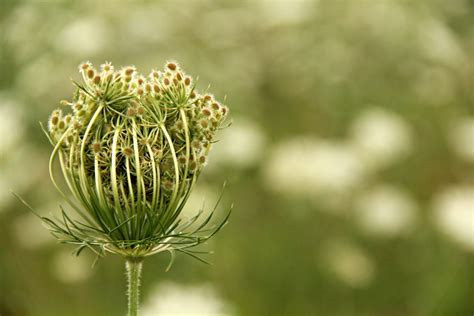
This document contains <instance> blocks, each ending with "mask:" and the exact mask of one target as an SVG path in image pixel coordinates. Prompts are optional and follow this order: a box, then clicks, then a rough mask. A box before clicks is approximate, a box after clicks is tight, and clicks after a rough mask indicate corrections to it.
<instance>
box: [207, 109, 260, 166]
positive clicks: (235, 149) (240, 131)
mask: <svg viewBox="0 0 474 316" xmlns="http://www.w3.org/2000/svg"><path fill="white" fill-rule="evenodd" d="M265 143H266V139H265V135H264V134H263V131H262V129H261V128H260V127H259V126H258V125H257V124H255V123H254V122H252V121H250V120H248V119H244V118H242V117H237V118H234V119H233V124H232V128H227V129H224V130H223V131H222V132H221V134H220V135H219V146H215V147H213V149H212V151H211V156H210V158H209V159H210V160H215V161H216V163H217V164H219V163H226V164H229V165H232V167H240V168H247V167H251V166H253V165H255V164H257V163H258V162H259V160H260V157H261V156H262V154H263V152H264V149H265ZM213 157H215V158H213ZM214 165H216V164H214ZM210 167H212V165H210Z"/></svg>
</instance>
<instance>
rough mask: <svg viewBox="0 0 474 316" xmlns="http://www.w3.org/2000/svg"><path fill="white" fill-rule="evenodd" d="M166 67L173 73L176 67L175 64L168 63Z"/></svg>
mask: <svg viewBox="0 0 474 316" xmlns="http://www.w3.org/2000/svg"><path fill="white" fill-rule="evenodd" d="M166 67H168V69H170V70H172V71H175V70H176V68H177V67H178V66H177V65H176V64H175V63H168V64H167V65H166Z"/></svg>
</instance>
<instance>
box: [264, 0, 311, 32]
mask: <svg viewBox="0 0 474 316" xmlns="http://www.w3.org/2000/svg"><path fill="white" fill-rule="evenodd" d="M318 2H319V0H313V1H308V0H292V1H285V0H280V1H273V0H260V1H259V3H260V8H261V12H262V22H264V23H265V24H266V25H268V26H271V25H278V24H287V23H295V22H301V21H302V20H304V19H305V18H307V17H309V16H311V15H310V13H312V10H311V9H312V7H314V6H315V5H317V4H318Z"/></svg>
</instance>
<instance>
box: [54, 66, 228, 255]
mask: <svg viewBox="0 0 474 316" xmlns="http://www.w3.org/2000/svg"><path fill="white" fill-rule="evenodd" d="M79 72H80V74H81V75H82V78H83V82H82V83H75V84H76V86H77V91H76V92H75V93H74V96H73V98H72V101H70V102H69V101H61V104H62V105H63V106H66V107H70V110H69V111H66V112H68V113H67V114H63V110H61V109H57V110H54V111H53V112H52V114H51V116H50V118H49V122H48V132H49V137H50V140H51V142H52V144H53V146H54V147H55V148H54V151H53V154H52V158H51V162H52V163H53V162H54V161H55V160H56V159H57V158H59V159H58V160H59V162H60V165H61V169H62V172H63V176H64V178H65V180H66V183H67V187H68V189H69V190H70V191H71V193H72V195H73V196H74V197H75V199H76V200H77V201H70V200H68V202H70V203H71V205H72V206H73V207H74V208H75V209H76V211H77V212H78V213H79V214H80V215H81V216H82V217H83V219H84V220H85V222H84V223H76V222H75V221H74V223H75V225H69V226H72V227H73V229H72V232H69V231H68V230H67V229H64V230H62V229H61V227H64V228H65V227H67V224H71V222H70V221H71V220H70V219H69V218H68V217H67V216H66V217H65V219H64V222H63V225H64V226H60V225H57V226H54V225H56V224H50V225H51V227H52V230H53V232H54V233H55V234H57V235H61V236H62V239H63V240H65V241H66V242H71V243H76V244H80V245H83V246H87V247H89V246H92V247H97V248H98V249H99V251H104V250H107V251H110V252H113V253H118V254H122V255H124V256H146V255H150V254H153V253H157V252H160V251H164V250H173V249H176V248H177V247H176V246H175V242H180V244H181V245H182V246H183V247H190V246H193V245H196V244H199V243H201V242H202V241H204V240H205V239H206V235H203V234H201V231H197V232H193V234H189V233H188V232H187V231H186V227H184V226H182V225H181V224H182V223H180V222H178V218H179V213H180V211H181V209H182V207H183V205H184V203H185V202H186V200H187V198H188V195H189V192H190V191H191V188H192V187H193V184H194V183H195V181H196V179H197V177H198V175H199V173H200V172H201V170H202V168H203V167H204V166H205V165H206V164H207V156H208V154H209V150H210V149H211V144H212V143H213V142H214V141H215V136H216V132H217V131H218V130H219V129H220V128H221V127H222V124H223V122H224V120H225V118H226V116H227V113H228V110H227V107H225V106H224V105H222V104H221V103H219V102H217V101H216V100H215V99H214V97H213V96H212V95H210V94H204V95H201V94H200V93H198V92H197V91H196V90H195V83H194V81H193V80H192V78H191V77H190V76H187V75H186V74H185V73H184V71H183V70H182V69H181V68H180V66H179V65H178V63H176V62H168V63H166V65H165V67H164V69H163V71H158V70H152V71H151V73H150V74H149V76H148V77H145V76H142V75H140V74H138V73H137V71H136V68H135V67H134V66H127V67H123V68H121V69H120V70H115V68H114V66H113V65H112V64H111V63H110V62H106V63H104V64H102V65H101V66H100V71H98V70H96V69H95V68H94V67H93V65H92V64H91V63H89V62H84V63H82V64H81V65H79ZM52 170H53V169H52V168H51V172H52ZM52 178H53V181H54V175H53V174H52ZM81 225H82V226H81ZM87 226H90V227H93V228H94V230H91V231H89V230H87V229H86V227H87ZM220 227H221V226H219V227H218V228H220ZM63 235H64V236H63ZM209 237H210V236H209Z"/></svg>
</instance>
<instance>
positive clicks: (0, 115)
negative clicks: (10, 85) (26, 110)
mask: <svg viewBox="0 0 474 316" xmlns="http://www.w3.org/2000/svg"><path fill="white" fill-rule="evenodd" d="M22 108H23V105H22V104H20V103H19V102H17V101H16V100H14V99H12V98H9V97H8V96H6V95H4V94H2V93H0V135H2V137H0V158H2V157H3V154H5V153H7V152H8V151H10V150H11V149H12V147H14V146H15V147H16V146H17V145H18V144H19V143H20V139H21V138H22V137H23V134H24V128H23V127H24V126H25V125H24V124H22V113H21V112H20V109H22Z"/></svg>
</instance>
